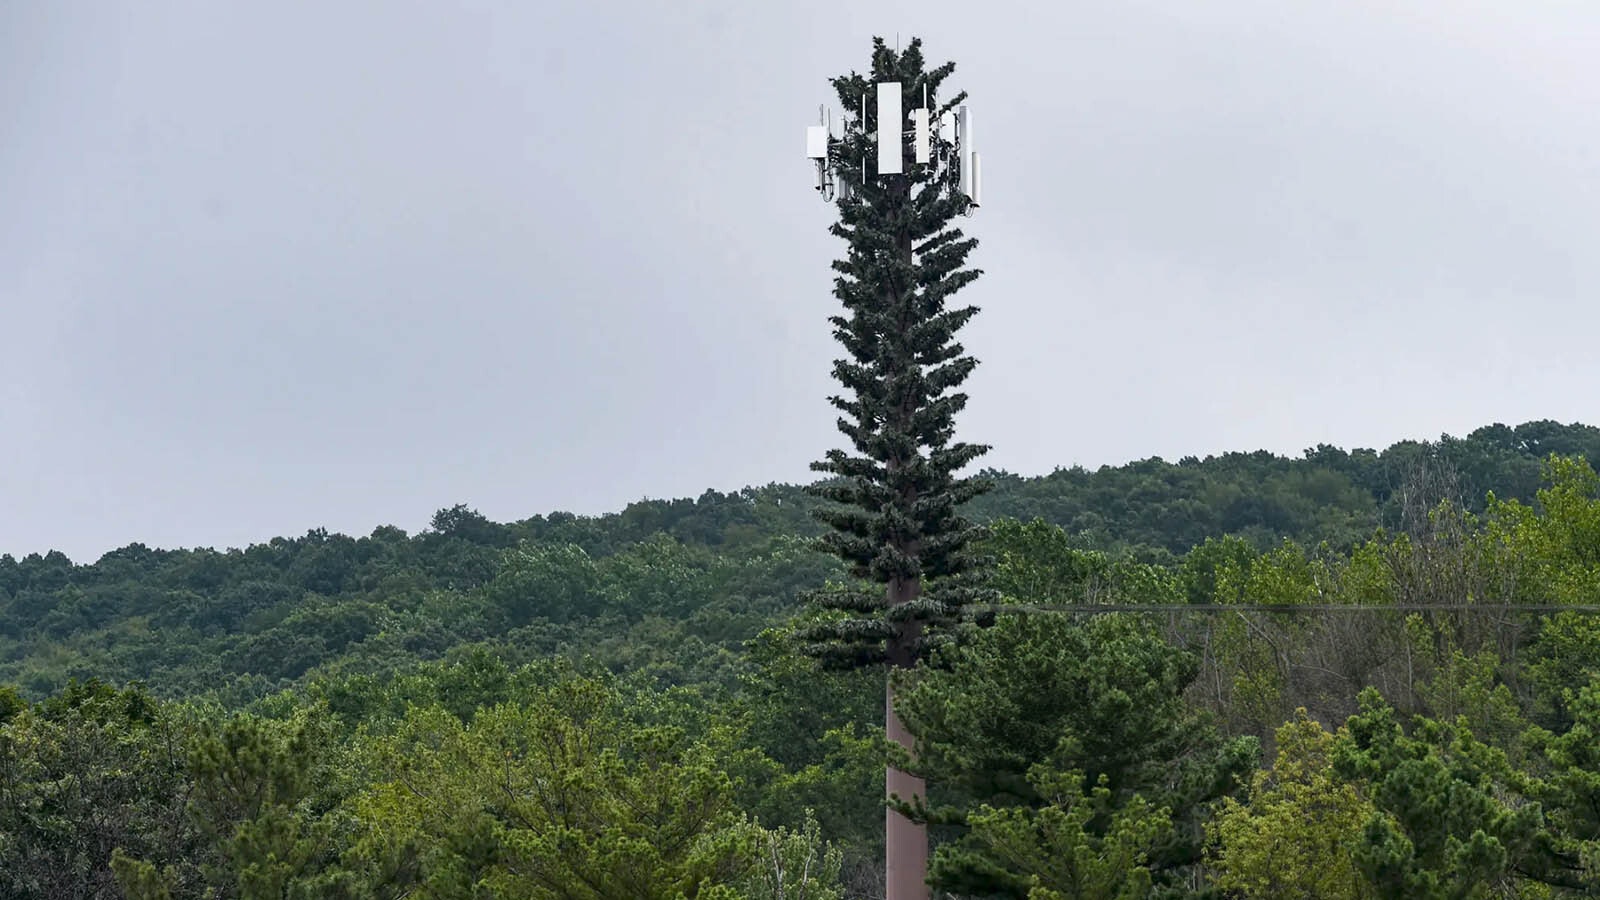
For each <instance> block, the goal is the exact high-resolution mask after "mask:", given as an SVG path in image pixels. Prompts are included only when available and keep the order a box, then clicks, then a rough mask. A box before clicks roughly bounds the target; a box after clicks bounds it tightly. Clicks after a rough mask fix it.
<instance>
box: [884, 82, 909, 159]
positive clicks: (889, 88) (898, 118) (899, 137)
mask: <svg viewBox="0 0 1600 900" xmlns="http://www.w3.org/2000/svg"><path fill="white" fill-rule="evenodd" d="M904 129H905V116H904V115H903V114H902V113H901V110H900V82H898V81H880V82H878V174H879V175H899V174H900V173H902V172H904V171H905V152H906V148H905V138H904V134H905V131H904Z"/></svg>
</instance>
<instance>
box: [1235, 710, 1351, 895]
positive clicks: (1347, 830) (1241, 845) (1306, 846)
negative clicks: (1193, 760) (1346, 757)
mask: <svg viewBox="0 0 1600 900" xmlns="http://www.w3.org/2000/svg"><path fill="white" fill-rule="evenodd" d="M1277 738H1278V754H1277V758H1276V760H1275V761H1274V762H1273V766H1272V768H1271V769H1270V770H1263V771H1261V772H1258V773H1256V776H1255V779H1254V781H1253V782H1252V785H1251V791H1250V799H1249V801H1248V802H1247V803H1241V802H1239V801H1237V800H1235V799H1233V798H1231V797H1230V798H1227V799H1225V800H1224V801H1223V804H1222V808H1221V810H1220V812H1219V814H1218V815H1217V817H1216V818H1215V819H1214V820H1213V821H1212V822H1211V823H1209V824H1208V826H1207V829H1206V830H1207V833H1208V836H1209V837H1210V838H1211V840H1212V842H1213V844H1214V847H1215V849H1214V851H1213V858H1212V863H1211V864H1212V867H1213V870H1214V872H1215V876H1214V883H1215V884H1216V885H1217V886H1218V887H1220V888H1223V889H1224V890H1227V891H1232V892H1236V893H1237V895H1238V896H1239V897H1242V898H1245V900H1256V898H1261V900H1364V898H1369V897H1372V896H1373V894H1372V893H1371V891H1370V889H1369V888H1368V887H1367V884H1366V881H1365V879H1364V878H1363V877H1362V875H1361V872H1360V870H1359V869H1358V868H1357V867H1356V864H1355V861H1354V859H1353V857H1352V855H1351V854H1352V851H1353V850H1354V849H1355V848H1356V846H1357V845H1358V843H1359V841H1360V839H1361V834H1362V828H1363V826H1364V825H1365V824H1366V822H1367V820H1368V819H1369V818H1371V817H1372V816H1373V815H1374V814H1375V813H1376V812H1377V810H1376V808H1375V807H1374V806H1373V805H1372V803H1371V802H1370V801H1368V800H1367V799H1365V798H1364V797H1362V796H1361V795H1360V793H1359V792H1358V791H1357V790H1356V788H1355V787H1354V786H1353V785H1350V784H1346V783H1343V782H1341V781H1340V780H1339V779H1338V778H1337V777H1336V776H1335V774H1334V772H1333V769H1332V767H1331V763H1330V760H1329V752H1330V751H1331V749H1332V747H1333V735H1332V734H1330V733H1328V732H1327V731H1325V730H1324V729H1323V727H1322V726H1321V725H1320V724H1319V723H1317V722H1315V721H1312V719H1311V718H1310V716H1308V715H1306V712H1305V710H1303V709H1302V710H1297V711H1296V714H1295V718H1294V719H1293V720H1292V721H1290V722H1288V723H1286V724H1285V725H1284V726H1283V727H1281V728H1279V729H1278V732H1277Z"/></svg>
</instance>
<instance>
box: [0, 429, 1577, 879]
mask: <svg viewBox="0 0 1600 900" xmlns="http://www.w3.org/2000/svg"><path fill="white" fill-rule="evenodd" d="M1597 459H1600V429H1596V428H1592V427H1588V426H1582V425H1570V426H1567V425H1560V424H1557V423H1553V422H1534V423H1529V424H1526V425H1522V426H1519V427H1515V428H1512V427H1507V426H1502V425H1495V426H1491V427H1488V428H1482V429H1479V430H1477V431H1475V432H1473V433H1472V434H1470V435H1468V436H1467V437H1466V438H1463V439H1454V438H1448V437H1447V438H1444V439H1442V440H1440V441H1438V442H1405V443H1401V444H1396V445H1395V446H1393V447H1390V448H1388V449H1386V450H1383V451H1381V452H1380V451H1370V450H1355V451H1349V452H1346V451H1343V450H1339V449H1336V448H1332V447H1318V448H1316V449H1314V450H1311V451H1308V452H1307V453H1306V454H1305V455H1304V457H1302V458H1298V459H1289V458H1282V457H1276V456H1273V455H1271V454H1267V453H1248V454H1247V453H1236V454H1227V455H1224V456H1220V457H1209V458H1206V459H1203V460H1202V459H1193V458H1187V459H1184V460H1181V461H1178V462H1176V463H1169V462H1165V461H1162V460H1159V459H1152V460H1146V461H1141V462H1136V463H1131V464H1128V465H1125V466H1119V467H1106V468H1102V469H1100V470H1098V471H1093V472H1090V471H1086V470H1082V469H1071V470H1059V471H1057V472H1054V473H1052V474H1050V475H1045V476H1040V477H1021V476H1015V475H1010V474H1006V473H995V472H991V473H988V474H989V475H990V476H991V477H992V478H993V479H994V480H995V481H996V482H997V489H996V490H995V491H993V492H992V493H990V494H988V495H986V496H983V497H981V498H980V499H979V500H977V501H974V503H973V504H972V508H971V513H972V514H973V515H974V517H975V518H976V519H978V520H980V521H984V522H987V523H989V524H991V526H992V528H991V532H992V538H991V540H990V542H989V548H988V549H989V552H990V553H992V554H993V555H994V557H995V559H996V570H995V583H996V586H997V587H998V588H999V589H1000V591H1001V593H1002V595H1003V596H1004V598H1005V600H1006V602H1008V603H1009V602H1020V603H1029V604H1037V603H1044V602H1058V603H1096V602H1102V601H1115V602H1121V603H1162V604H1184V603H1189V604H1203V605H1210V604H1246V605H1248V604H1264V603H1272V604H1300V605H1310V604H1315V605H1317V606H1319V607H1321V606H1327V605H1333V606H1339V607H1348V608H1349V609H1350V610H1351V611H1350V612H1335V613H1317V614H1315V615H1305V616H1289V615H1282V614H1274V613H1258V612H1247V611H1244V610H1241V611H1239V612H1237V613H1230V614H1229V615H1226V616H1219V615H1214V614H1210V613H1204V614H1200V613H1196V614H1184V615H1178V614H1172V613H1161V614H1139V615H1133V614H1117V615H1100V616H1082V615H1059V614H1058V615H1017V614H1012V615H1000V616H998V617H995V618H993V619H992V620H986V621H982V622H980V623H978V624H974V625H972V626H971V627H970V628H968V629H967V630H966V632H964V634H965V637H964V638H963V639H962V640H961V641H960V642H959V643H958V644H957V645H956V646H955V647H954V648H953V649H951V650H950V651H949V652H948V653H946V654H945V655H944V656H942V657H941V658H940V660H939V661H938V664H937V665H934V666H930V667H928V668H927V670H926V671H924V672H922V673H921V674H919V675H918V676H917V677H916V678H915V679H914V683H913V684H908V685H907V689H906V691H905V692H904V695H903V703H904V712H903V717H904V719H905V720H906V722H907V723H908V725H909V726H910V727H911V728H912V730H913V731H914V732H915V734H916V735H917V739H918V746H919V748H920V751H919V759H920V763H919V765H920V766H921V767H922V768H923V769H924V770H925V771H926V774H927V776H928V778H929V784H930V787H931V791H932V793H931V795H930V796H931V798H932V800H933V801H934V803H935V807H936V808H935V809H934V810H933V811H932V812H931V813H930V815H931V820H932V821H933V822H934V824H935V825H936V826H937V828H936V842H937V845H938V849H937V853H936V855H935V859H934V867H933V869H934V877H935V878H936V880H937V882H938V884H939V885H940V886H941V888H942V889H944V890H946V891H947V892H948V893H949V895H950V896H961V897H1007V898H1018V900H1052V898H1063V897H1144V896H1161V897H1189V896H1195V897H1199V896H1217V897H1224V896H1226V897H1468V896H1517V897H1555V896H1568V895H1571V896H1578V895H1587V894H1588V893H1592V892H1594V891H1595V890H1600V872H1597V871H1596V869H1595V865H1596V860H1600V816H1597V815H1596V813H1595V809H1596V808H1600V789H1597V788H1596V787H1595V785H1600V757H1597V756H1596V752H1595V735H1596V734H1600V686H1597V684H1600V683H1596V682H1594V681H1593V679H1594V676H1595V674H1596V673H1597V672H1600V631H1597V630H1596V625H1595V624H1593V620H1592V619H1591V618H1590V617H1588V616H1586V615H1580V614H1577V613H1575V612H1565V613H1560V614H1552V613H1550V612H1548V611H1545V610H1543V609H1539V610H1530V611H1525V612H1518V611H1517V610H1516V607H1518V606H1567V605H1577V604H1589V603H1595V602H1597V599H1596V598H1597V596H1600V593H1597V591H1600V497H1597V494H1600V491H1597V485H1600V480H1597V478H1596V476H1595V474H1594V472H1593V470H1592V469H1591V468H1590V467H1589V465H1588V463H1587V462H1585V460H1597ZM814 502H815V501H813V500H812V499H811V498H810V497H809V496H808V495H807V494H806V493H805V492H804V491H802V489H801V488H800V487H797V486H784V485H769V486H767V487H762V488H750V489H746V490H744V491H741V492H738V493H735V494H721V493H717V492H714V491H710V492H707V493H706V494H704V495H702V496H701V497H699V498H697V499H695V500H686V499H685V500H673V501H644V502H640V503H636V504H633V505H631V506H629V507H628V508H627V509H625V510H623V511H622V512H620V513H617V514H614V515H608V516H600V517H592V518H591V517H579V516H573V515H569V514H564V513H552V514H548V515H539V516H534V517H532V518H529V519H526V520H523V521H520V522H513V523H505V524H501V523H495V522H491V521H489V520H487V519H485V518H484V517H483V516H481V515H478V514H477V513H475V512H473V511H472V510H471V509H469V508H467V507H465V506H456V507H452V508H449V509H445V510H442V511H440V512H439V513H438V514H437V515H435V516H434V518H433V521H432V525H431V527H430V528H429V529H427V530H426V531H424V532H423V533H420V534H416V535H408V534H406V533H405V532H403V531H401V530H399V529H396V528H392V527H388V526H384V527H379V528H377V529H375V530H374V531H373V532H372V533H371V534H370V535H368V536H366V537H361V538H352V537H348V536H344V535H338V534H329V533H327V532H325V531H321V530H315V531H311V532H309V533H307V534H306V535H304V536H301V537H298V538H279V539H275V540H273V541H271V542H269V543H266V544H261V545H256V546H252V547H248V548H244V549H234V550H226V551H215V550H207V549H197V550H162V549H151V548H147V547H144V546H142V545H139V544H134V545H131V546H129V547H125V548H122V549H120V550H117V551H114V552H112V553H108V554H106V555H105V556H104V557H102V558H101V559H100V560H98V561H96V562H94V563H92V564H74V563H73V562H72V561H71V560H68V559H67V558H65V557H64V556H62V555H61V554H59V553H46V554H43V555H40V554H38V553H29V554H27V555H23V556H21V557H20V558H17V557H16V556H13V555H7V556H3V557H0V685H8V686H5V687H0V897H116V896H133V897H152V898H153V897H199V896H204V895H205V891H206V890H214V891H216V892H217V893H216V896H224V897H269V896H270V897H346V896H347V897H400V896H427V897H441V898H442V897H466V896H486V897H528V898H555V897H561V898H566V897H583V898H615V900H639V898H657V897H659V898H662V900H670V898H677V897H694V898H713V897H731V898H778V897H784V898H788V900H793V898H795V897H803V898H808V900H820V898H838V897H867V896H872V892H873V890H874V879H875V878H876V877H879V874H880V873H877V872H876V870H875V868H874V866H875V865H876V862H875V861H876V860H878V858H879V857H878V853H879V845H878V843H877V842H878V841H880V840H881V837H882V835H881V828H882V823H883V809H882V802H881V800H880V799H879V798H880V797H881V795H882V790H883V788H882V778H883V769H882V766H883V760H884V754H885V753H886V752H888V751H886V750H885V749H884V748H882V747H881V746H880V745H879V739H878V737H879V736H880V735H881V730H880V731H878V732H876V733H875V732H874V730H873V728H872V726H871V723H873V722H874V721H877V720H880V719H881V713H882V700H881V682H874V681H873V677H872V676H869V675H861V674H854V675H851V674H827V673H824V672H821V671H818V670H817V669H816V668H815V666H814V664H813V663H811V662H809V661H807V660H806V659H805V658H804V657H802V656H800V655H797V654H796V653H795V652H794V650H793V647H792V646H791V643H790V642H789V640H788V637H787V636H788V635H789V633H790V632H791V631H792V630H793V628H794V627H795V625H796V624H797V616H798V615H799V607H798V605H797V600H796V598H797V596H798V595H799V593H800V592H802V591H804V590H807V589H811V588H816V587H819V586H821V585H823V584H824V583H827V582H828V581H830V580H839V579H841V578H842V577H843V573H842V571H841V570H840V568H839V567H838V565H837V564H836V563H835V562H833V561H832V560H830V559H829V558H827V557H824V556H822V555H820V554H818V553H817V552H815V551H814V550H813V549H812V548H811V546H810V545H809V544H808V542H807V538H809V537H811V536H814V535H816V534H817V533H818V532H819V529H818V527H817V526H816V524H815V523H814V522H813V521H812V519H811V516H810V514H809V513H810V510H811V508H812V504H813V503H814ZM16 549H17V550H18V551H22V550H25V549H26V548H16ZM1440 603H1449V604H1457V605H1463V606H1464V608H1462V609H1458V610H1454V611H1428V612H1424V613H1415V614H1407V613H1405V612H1403V611H1397V610H1393V609H1388V607H1392V606H1395V605H1397V604H1440ZM1371 607H1377V609H1370V608H1371ZM1414 715H1415V716H1420V717H1422V718H1419V719H1417V720H1416V721H1415V722H1413V720H1412V719H1411V717H1412V716H1414ZM1290 845H1292V846H1293V847H1294V848H1295V849H1294V851H1293V852H1287V851H1285V850H1284V847H1285V846H1290ZM801 873H804V875H803V879H804V880H805V881H806V886H805V891H807V892H803V893H802V892H800V891H801V886H800V884H799V881H800V880H801V879H802V874H801ZM1030 891H1031V892H1033V893H1030ZM1119 891H1120V893H1119Z"/></svg>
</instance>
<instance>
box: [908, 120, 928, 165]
mask: <svg viewBox="0 0 1600 900" xmlns="http://www.w3.org/2000/svg"><path fill="white" fill-rule="evenodd" d="M911 125H912V127H913V128H914V129H915V130H916V133H917V134H916V147H917V165H919V166H920V165H926V164H927V162H928V160H930V159H932V158H933V152H932V148H931V147H930V146H929V143H928V137H929V135H928V111H927V110H926V109H924V108H921V107H918V108H917V109H913V110H912V111H911Z"/></svg>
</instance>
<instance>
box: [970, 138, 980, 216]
mask: <svg viewBox="0 0 1600 900" xmlns="http://www.w3.org/2000/svg"><path fill="white" fill-rule="evenodd" d="M968 196H970V197H971V198H972V205H973V206H982V205H983V166H981V165H979V164H978V152H977V151H976V150H974V151H973V152H972V193H971V194H969V195H968Z"/></svg>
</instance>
